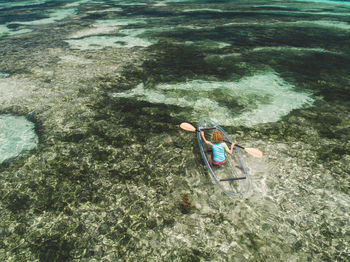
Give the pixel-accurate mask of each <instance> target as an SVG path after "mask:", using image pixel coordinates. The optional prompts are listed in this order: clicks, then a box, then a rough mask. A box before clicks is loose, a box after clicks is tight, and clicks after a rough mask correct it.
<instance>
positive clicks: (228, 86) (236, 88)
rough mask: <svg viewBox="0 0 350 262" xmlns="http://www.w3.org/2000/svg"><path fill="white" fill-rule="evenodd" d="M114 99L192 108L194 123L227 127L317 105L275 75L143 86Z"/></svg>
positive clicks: (259, 121)
mask: <svg viewBox="0 0 350 262" xmlns="http://www.w3.org/2000/svg"><path fill="white" fill-rule="evenodd" d="M217 90H220V92H218V91H217ZM113 96H114V97H127V98H136V99H137V100H144V101H148V102H150V103H163V104H169V105H176V106H179V107H184V108H192V117H193V119H200V118H203V117H209V118H211V119H214V120H216V121H217V122H218V123H219V124H223V125H238V124H241V125H246V126H251V125H255V124H259V123H268V122H275V121H278V120H279V119H280V118H281V117H282V116H285V115H287V114H288V113H289V112H290V111H292V110H293V109H297V108H301V107H304V106H311V105H312V103H313V98H312V97H311V94H310V93H306V92H296V91H294V87H293V86H292V85H291V84H289V83H287V82H286V81H284V80H283V79H282V78H281V77H279V76H278V75H277V74H275V73H273V72H267V73H265V74H259V75H255V76H252V77H246V78H243V79H241V80H240V81H238V82H218V81H216V82H215V81H203V80H193V81H189V82H185V83H177V84H160V85H157V86H156V87H155V88H146V87H145V86H144V85H143V84H139V85H138V86H137V87H136V88H134V89H132V90H128V91H126V92H121V93H114V94H113ZM221 100H225V101H232V102H234V103H235V104H236V105H238V106H240V107H241V109H240V110H243V111H242V112H241V113H237V108H230V107H229V106H228V105H225V104H222V103H221V102H220V101H221Z"/></svg>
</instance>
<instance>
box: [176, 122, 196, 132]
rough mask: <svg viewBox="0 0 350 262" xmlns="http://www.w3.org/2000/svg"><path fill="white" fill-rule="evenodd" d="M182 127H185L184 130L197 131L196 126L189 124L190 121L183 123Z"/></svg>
mask: <svg viewBox="0 0 350 262" xmlns="http://www.w3.org/2000/svg"><path fill="white" fill-rule="evenodd" d="M180 127H181V128H182V129H183V130H186V131H190V132H195V131H196V128H195V127H194V126H193V125H191V124H189V123H186V122H184V123H181V125H180Z"/></svg>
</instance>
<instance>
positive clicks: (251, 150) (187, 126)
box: [180, 122, 262, 158]
mask: <svg viewBox="0 0 350 262" xmlns="http://www.w3.org/2000/svg"><path fill="white" fill-rule="evenodd" d="M180 127H181V128H182V129H183V130H185V131H189V132H196V131H197V130H196V128H195V127H194V126H193V125H191V124H189V123H186V122H184V123H181V125H180ZM209 129H212V128H207V129H206V128H203V129H201V130H209ZM225 142H228V141H225ZM235 146H237V147H239V148H242V149H243V150H244V151H246V152H247V153H248V154H250V155H252V156H253V157H257V158H261V157H262V153H261V151H260V150H259V149H257V148H245V147H243V146H240V145H237V144H235Z"/></svg>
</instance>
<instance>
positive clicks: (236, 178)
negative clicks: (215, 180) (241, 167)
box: [220, 176, 247, 182]
mask: <svg viewBox="0 0 350 262" xmlns="http://www.w3.org/2000/svg"><path fill="white" fill-rule="evenodd" d="M243 179H247V178H246V177H245V176H242V177H233V178H223V179H220V182H222V181H233V180H243Z"/></svg>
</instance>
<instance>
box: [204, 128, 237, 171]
mask: <svg viewBox="0 0 350 262" xmlns="http://www.w3.org/2000/svg"><path fill="white" fill-rule="evenodd" d="M201 136H202V139H203V141H204V142H205V143H206V144H207V145H209V146H211V151H212V154H211V158H212V159H211V160H212V162H213V164H214V165H216V166H218V165H221V164H223V163H225V162H226V157H225V151H226V152H227V153H229V154H230V155H231V154H232V152H233V147H234V146H235V143H232V144H231V148H230V149H228V146H227V145H226V143H225V142H223V141H224V136H223V134H222V133H221V132H220V131H219V130H215V131H214V132H213V133H212V134H211V142H209V141H207V140H206V139H205V136H204V132H203V131H201Z"/></svg>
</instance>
